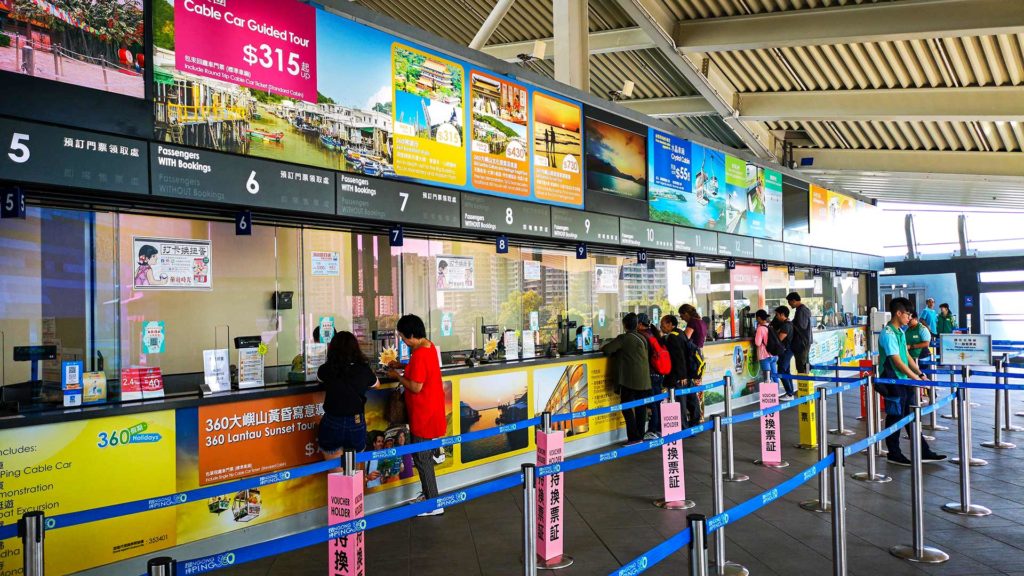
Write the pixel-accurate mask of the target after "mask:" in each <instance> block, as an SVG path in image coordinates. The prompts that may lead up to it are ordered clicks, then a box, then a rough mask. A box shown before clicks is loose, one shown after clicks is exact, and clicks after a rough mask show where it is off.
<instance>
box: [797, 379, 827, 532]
mask: <svg viewBox="0 0 1024 576" xmlns="http://www.w3.org/2000/svg"><path fill="white" fill-rule="evenodd" d="M827 390H828V388H826V387H825V386H820V387H818V390H817V392H818V397H817V398H815V399H814V402H815V403H816V404H817V407H816V410H817V411H818V460H824V459H825V458H827V457H828V446H826V445H825V438H826V437H827V435H828V425H827V424H826V422H825V420H826V414H827V413H828V396H827V395H826V392H827ZM800 507H801V508H803V509H804V510H808V511H810V512H828V511H829V510H831V506H830V504H829V501H828V468H825V469H824V470H822V471H821V472H820V473H818V498H817V499H816V500H805V501H803V502H801V503H800Z"/></svg>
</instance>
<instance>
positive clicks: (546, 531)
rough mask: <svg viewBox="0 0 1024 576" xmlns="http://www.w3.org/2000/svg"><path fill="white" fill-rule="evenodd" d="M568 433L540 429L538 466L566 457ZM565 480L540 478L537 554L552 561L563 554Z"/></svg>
mask: <svg viewBox="0 0 1024 576" xmlns="http://www.w3.org/2000/svg"><path fill="white" fill-rule="evenodd" d="M564 452H565V432H564V431H563V430H557V431H554V432H547V433H545V432H537V466H546V465H548V464H556V463H558V462H561V461H562V459H563V458H564V457H565V454H564ZM564 481H565V479H564V477H563V475H562V474H552V475H550V476H545V477H543V478H541V479H539V480H538V481H537V555H538V556H540V557H541V558H543V559H544V560H551V559H552V558H557V557H559V556H561V555H562V547H563V541H562V540H563V539H562V524H563V519H564V516H565V512H564V510H565V508H564V506H565V494H564V491H565V483H564Z"/></svg>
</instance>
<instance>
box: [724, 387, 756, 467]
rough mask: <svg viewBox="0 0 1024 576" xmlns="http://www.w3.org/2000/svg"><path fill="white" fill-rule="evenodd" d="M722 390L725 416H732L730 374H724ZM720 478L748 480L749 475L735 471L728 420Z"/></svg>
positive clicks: (730, 423)
mask: <svg viewBox="0 0 1024 576" xmlns="http://www.w3.org/2000/svg"><path fill="white" fill-rule="evenodd" d="M723 392H724V394H723V395H724V396H725V417H726V418H732V376H730V375H728V374H726V376H725V389H724V390H723ZM722 479H723V480H725V481H726V482H746V481H747V480H750V476H747V475H746V474H737V473H736V458H735V454H734V453H733V443H732V422H729V424H728V425H727V426H726V427H725V476H723V477H722Z"/></svg>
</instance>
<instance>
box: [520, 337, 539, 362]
mask: <svg viewBox="0 0 1024 576" xmlns="http://www.w3.org/2000/svg"><path fill="white" fill-rule="evenodd" d="M536 355H537V341H536V332H534V331H533V330H523V360H528V359H530V358H533V357H535V356H536Z"/></svg>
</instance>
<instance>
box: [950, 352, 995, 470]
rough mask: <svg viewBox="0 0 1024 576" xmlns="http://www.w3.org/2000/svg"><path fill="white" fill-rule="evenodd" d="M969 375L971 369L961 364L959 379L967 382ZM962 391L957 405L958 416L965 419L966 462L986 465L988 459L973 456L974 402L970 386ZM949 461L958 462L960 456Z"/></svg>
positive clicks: (972, 464)
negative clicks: (959, 404)
mask: <svg viewBox="0 0 1024 576" xmlns="http://www.w3.org/2000/svg"><path fill="white" fill-rule="evenodd" d="M970 375H971V370H970V368H969V367H967V366H961V367H960V379H961V381H962V382H964V383H965V384H966V383H967V379H968V378H970ZM963 391H964V403H963V405H962V406H960V407H959V411H960V418H961V419H962V420H966V421H967V422H966V424H965V426H964V430H965V431H966V435H967V452H966V456H967V462H968V463H969V464H970V465H971V466H987V465H988V461H987V460H983V459H981V458H975V457H974V419H973V418H972V417H971V408H972V407H973V406H976V404H974V403H973V402H971V389H970V388H964V389H963ZM961 456H963V454H961ZM950 462H952V463H954V464H958V463H959V462H960V458H959V457H957V458H952V459H950Z"/></svg>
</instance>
